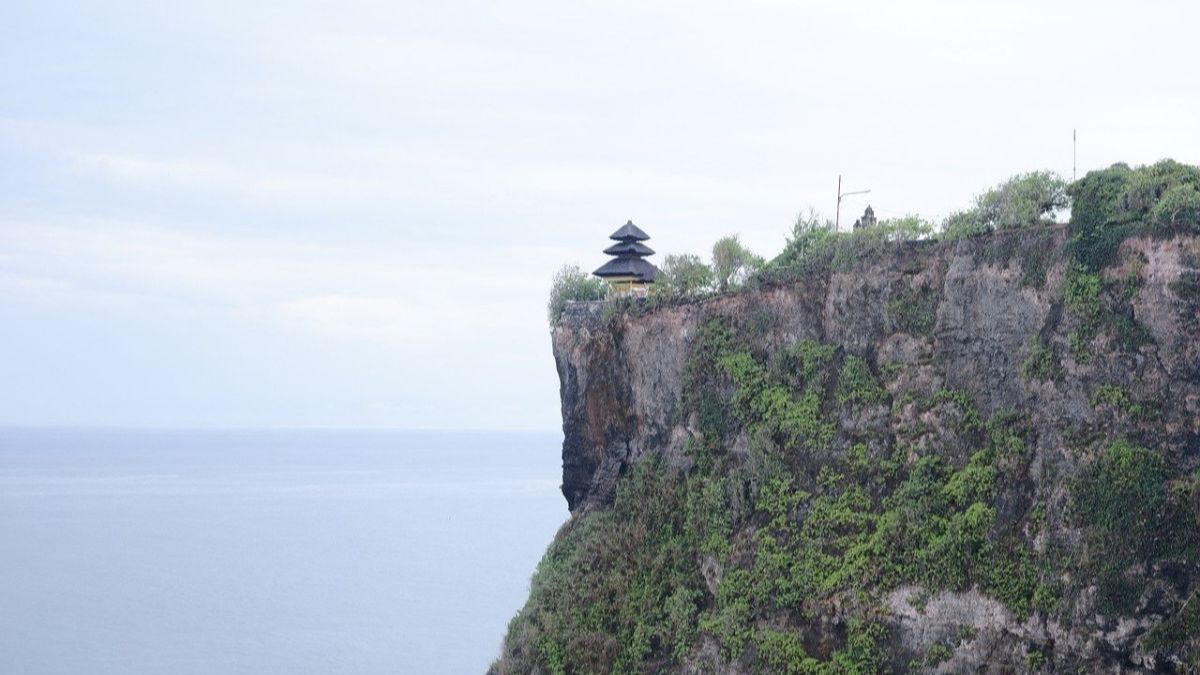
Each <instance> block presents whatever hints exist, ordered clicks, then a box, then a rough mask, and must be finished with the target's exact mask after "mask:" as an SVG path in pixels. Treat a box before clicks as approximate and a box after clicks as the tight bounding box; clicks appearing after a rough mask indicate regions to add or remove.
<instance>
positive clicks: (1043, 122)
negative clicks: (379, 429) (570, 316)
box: [0, 0, 1200, 429]
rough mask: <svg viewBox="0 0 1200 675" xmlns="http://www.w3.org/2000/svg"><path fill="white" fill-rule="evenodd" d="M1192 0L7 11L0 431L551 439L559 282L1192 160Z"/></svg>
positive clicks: (1197, 105)
mask: <svg viewBox="0 0 1200 675" xmlns="http://www.w3.org/2000/svg"><path fill="white" fill-rule="evenodd" d="M1197 26H1200V9H1197V5H1196V4H1195V3H1191V2H1174V3H1167V2H1141V3H1136V4H1130V3H1128V2H1121V3H1115V2H1110V3H1105V2H1095V1H1092V2H1045V1H1043V2H964V1H963V0H954V1H945V2H943V1H930V0H920V1H917V2H905V3H898V2H882V1H881V2H784V1H772V2H766V1H747V0H742V1H740V2H729V3H712V2H698V1H696V0H691V1H689V2H648V1H641V2H636V3H625V2H613V1H611V0H609V1H606V2H563V1H560V2H545V3H538V2H524V1H515V2H504V3H497V2H463V1H459V0H449V1H441V2H406V1H403V0H388V1H387V2H346V1H342V2H306V1H304V0H299V1H293V2H288V3H263V2H253V1H248V0H238V1H237V2H233V1H224V0H217V1H214V0H205V1H204V2H163V1H162V0H154V1H151V0H147V1H144V2H131V1H128V0H110V1H108V2H103V3H101V2H60V1H57V0H38V1H36V2H34V1H32V0H24V1H23V0H18V1H17V2H6V3H4V4H3V6H2V7H0V91H3V92H4V94H3V96H0V327H2V330H0V424H9V425H13V424H16V425H44V424H71V425H75V424H80V425H119V426H128V425H132V426H394V427H443V428H543V429H550V428H554V427H556V426H557V425H558V424H559V416H558V415H559V410H558V383H557V378H556V376H555V372H554V363H553V359H552V358H551V355H550V343H549V337H548V332H547V328H546V325H545V319H544V304H545V299H546V293H547V290H548V286H549V280H550V277H551V275H552V274H553V272H554V270H555V269H557V268H558V267H559V266H560V265H561V264H562V263H564V262H578V263H581V264H582V265H583V266H584V267H585V268H587V269H593V268H595V267H597V266H599V265H600V264H601V263H602V262H603V259H604V256H603V255H602V254H600V253H599V251H600V250H601V249H602V248H604V247H605V246H606V245H607V241H606V239H605V238H606V236H607V235H608V234H609V232H611V231H612V230H614V229H616V227H617V226H619V225H620V224H622V223H624V222H625V220H626V219H628V218H632V219H633V220H634V222H636V223H638V225H640V226H641V227H643V229H645V230H647V231H648V232H649V233H650V234H651V235H652V236H653V240H652V241H651V242H650V245H651V246H653V247H654V248H655V249H657V250H658V251H659V252H660V253H669V252H694V253H704V252H705V251H706V250H707V249H708V247H709V246H710V245H711V243H712V242H713V241H714V240H715V239H716V238H717V237H719V236H721V235H723V234H729V233H740V234H741V236H742V238H743V240H744V241H745V242H747V243H748V244H749V245H750V246H751V247H752V248H754V249H756V250H757V251H758V252H759V253H762V254H764V255H768V256H770V255H772V254H774V253H775V252H777V251H778V250H779V249H780V247H781V246H782V245H783V241H784V236H785V234H786V232H787V230H788V227H789V224H790V222H791V220H792V219H793V217H794V215H795V213H796V212H797V211H799V210H801V209H802V208H804V207H806V206H807V205H813V206H816V207H817V208H819V209H821V210H824V211H826V212H832V210H833V201H834V199H833V198H834V191H835V188H836V182H837V176H838V174H839V173H840V174H844V175H845V177H846V183H847V189H861V188H870V189H872V193H871V194H870V195H868V196H867V198H852V199H851V200H850V201H849V204H848V206H847V210H848V211H849V212H850V215H851V219H852V217H853V215H854V214H855V213H856V212H857V211H861V209H862V207H863V206H865V204H866V203H867V202H868V201H869V202H870V203H871V204H873V205H874V207H875V209H876V211H877V212H878V213H879V214H880V215H881V216H882V217H888V216H893V215H902V214H905V213H908V212H918V213H921V214H924V215H927V216H934V217H936V216H940V215H944V214H946V213H947V212H949V211H951V210H953V209H955V208H958V207H961V206H963V205H965V204H966V203H967V202H968V201H969V200H970V198H971V196H972V195H973V194H975V193H976V192H978V191H980V190H981V189H983V188H984V187H986V186H988V185H990V184H993V183H995V182H997V181H999V180H1002V179H1003V178H1005V177H1007V176H1009V175H1011V174H1013V173H1016V172H1019V171H1027V170H1033V169H1053V170H1057V171H1059V172H1060V173H1062V174H1064V175H1065V176H1067V177H1069V176H1070V172H1071V130H1072V128H1078V130H1079V168H1080V172H1081V173H1082V172H1083V171H1084V170H1087V169H1091V168H1098V167H1102V166H1106V165H1108V164H1110V163H1112V162H1115V161H1126V162H1129V163H1144V162H1149V161H1154V160H1156V159H1159V158H1162V157H1174V158H1176V159H1178V160H1180V161H1185V162H1189V163H1200V123H1198V122H1197V120H1198V119H1200V75H1198V73H1200V69H1197V67H1196V64H1197V62H1198V58H1197V56H1196V51H1195V50H1196V31H1197Z"/></svg>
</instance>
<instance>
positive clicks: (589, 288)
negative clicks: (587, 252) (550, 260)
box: [546, 265, 608, 326]
mask: <svg viewBox="0 0 1200 675" xmlns="http://www.w3.org/2000/svg"><path fill="white" fill-rule="evenodd" d="M607 294H608V284H607V283H605V281H604V280H603V279H600V278H599V277H593V276H591V275H590V274H587V273H586V272H584V271H583V270H582V269H580V268H579V265H563V266H562V267H561V268H559V270H558V272H556V273H555V274H554V281H553V282H552V283H551V285H550V301H549V302H547V303H546V310H547V312H548V313H549V317H550V325H551V326H553V325H554V324H555V323H557V322H558V317H560V316H562V313H563V310H564V309H566V307H567V303H568V302H571V301H587V300H602V299H604V297H605V296H606V295H607Z"/></svg>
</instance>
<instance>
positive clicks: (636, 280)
mask: <svg viewBox="0 0 1200 675" xmlns="http://www.w3.org/2000/svg"><path fill="white" fill-rule="evenodd" d="M608 238H609V239H615V240H616V241H617V243H615V244H613V245H612V246H609V247H608V248H606V249H604V252H605V253H607V254H608V255H611V256H616V257H614V258H613V259H612V260H609V261H608V262H606V263H604V265H603V266H601V267H600V269H598V270H596V271H595V272H592V274H595V275H596V276H598V277H600V278H602V279H605V280H606V281H608V282H609V283H610V284H612V288H613V290H614V291H616V292H617V293H623V294H633V295H644V294H645V293H646V290H647V288H648V287H649V286H650V284H652V283H654V281H655V280H656V279H658V274H659V273H658V268H657V267H655V266H654V265H652V264H650V263H649V262H647V261H646V260H644V258H645V257H646V256H648V255H653V254H654V251H653V250H652V249H651V248H650V247H649V246H646V245H645V244H643V243H642V242H643V241H646V240H647V239H649V238H650V235H648V234H646V233H645V232H642V230H641V229H640V228H639V227H638V226H637V225H634V224H633V221H632V220H631V221H629V222H627V223H625V224H624V225H622V226H621V229H619V230H617V231H616V232H613V233H612V234H610V235H609V236H608Z"/></svg>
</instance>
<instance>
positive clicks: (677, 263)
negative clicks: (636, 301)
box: [656, 253, 713, 295]
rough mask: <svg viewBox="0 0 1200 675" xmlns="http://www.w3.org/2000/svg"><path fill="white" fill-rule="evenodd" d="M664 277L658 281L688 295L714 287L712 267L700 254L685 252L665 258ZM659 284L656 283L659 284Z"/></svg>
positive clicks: (670, 288)
mask: <svg viewBox="0 0 1200 675" xmlns="http://www.w3.org/2000/svg"><path fill="white" fill-rule="evenodd" d="M661 271H662V279H661V280H660V281H659V282H658V283H659V284H662V285H663V286H664V287H665V289H666V290H668V291H671V292H674V293H678V294H680V295H688V294H690V293H697V292H700V291H705V290H708V289H709V288H710V287H712V283H713V271H712V268H711V267H709V266H708V265H705V264H704V261H703V260H701V259H700V256H696V255H692V254H690V253H685V254H683V255H668V256H666V257H665V258H663V263H662V270H661ZM657 285H658V284H656V286H657Z"/></svg>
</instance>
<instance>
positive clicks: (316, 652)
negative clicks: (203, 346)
mask: <svg viewBox="0 0 1200 675" xmlns="http://www.w3.org/2000/svg"><path fill="white" fill-rule="evenodd" d="M560 443H561V435H560V434H557V433H515V432H514V433H507V432H412V431H344V430H337V431H334V430H250V431H247V430H236V431H211V430H204V431H179V430H172V431H159V430H153V431H150V430H116V429H104V430H95V429H88V430H80V429H0V673H14V674H15V673H21V674H40V673H55V674H57V673H70V674H72V675H74V674H83V673H87V674H107V673H114V674H115V673H121V674H130V673H173V674H184V673H206V674H207V673H256V674H262V673H289V674H291V673H431V674H432V673H476V674H481V673H484V672H485V671H486V670H487V667H488V665H489V664H490V663H491V661H492V660H493V659H494V658H495V657H496V656H497V655H498V653H499V649H500V643H501V641H502V639H503V637H504V633H505V629H506V627H507V624H508V621H509V619H510V618H512V616H513V615H514V614H515V613H516V612H517V610H518V609H520V607H521V605H522V604H523V603H524V601H525V598H526V596H527V594H528V591H529V579H530V576H531V575H532V573H533V571H534V569H535V568H536V566H537V562H538V560H539V559H540V558H541V555H542V553H543V552H544V551H545V549H546V546H547V545H548V544H549V543H550V541H551V540H552V539H553V537H554V533H555V531H556V530H557V529H558V527H559V526H560V525H561V524H562V523H563V522H564V521H565V520H566V518H567V516H568V513H567V507H566V502H565V501H564V500H563V498H562V495H561V493H560V492H559V489H558V486H559V483H560V480H561V469H560V454H559V448H560Z"/></svg>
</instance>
